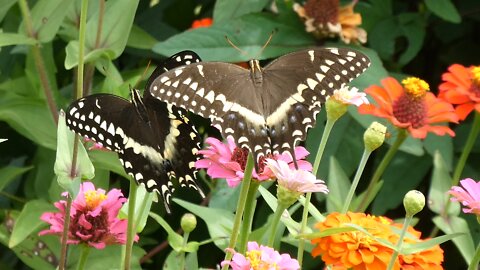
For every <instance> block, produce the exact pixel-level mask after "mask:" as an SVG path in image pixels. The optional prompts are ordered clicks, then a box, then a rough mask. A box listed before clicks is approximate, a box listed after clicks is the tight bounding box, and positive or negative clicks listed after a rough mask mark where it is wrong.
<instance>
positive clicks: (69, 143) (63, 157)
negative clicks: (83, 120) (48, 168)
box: [54, 111, 95, 198]
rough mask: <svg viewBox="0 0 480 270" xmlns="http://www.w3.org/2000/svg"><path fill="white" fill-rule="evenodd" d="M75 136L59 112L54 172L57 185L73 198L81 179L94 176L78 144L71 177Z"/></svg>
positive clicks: (90, 164) (83, 150)
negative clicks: (75, 161)
mask: <svg viewBox="0 0 480 270" xmlns="http://www.w3.org/2000/svg"><path fill="white" fill-rule="evenodd" d="M75 137H76V136H75V134H74V133H73V132H72V131H70V130H69V129H68V128H67V125H66V123H65V113H64V112H63V111H61V112H60V114H59V117H58V131H57V138H58V142H57V156H56V159H55V166H54V171H55V174H56V175H57V177H58V178H57V181H58V184H59V185H60V186H61V187H62V188H63V189H65V190H67V191H68V192H69V193H70V194H71V195H72V197H73V198H75V197H76V195H77V193H78V191H79V189H80V181H81V179H82V178H85V179H92V178H93V177H94V176H95V168H94V167H93V164H92V162H91V161H90V159H89V158H88V155H87V151H86V150H85V148H84V147H83V144H81V143H78V151H77V163H76V164H75V170H74V172H75V174H74V175H75V176H74V177H72V176H71V173H72V157H73V142H74V140H75Z"/></svg>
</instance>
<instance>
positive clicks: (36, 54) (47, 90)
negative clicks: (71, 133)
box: [18, 0, 58, 124]
mask: <svg viewBox="0 0 480 270" xmlns="http://www.w3.org/2000/svg"><path fill="white" fill-rule="evenodd" d="M18 4H19V5H20V11H21V12H22V16H23V19H24V21H25V29H26V32H27V35H28V36H29V37H31V38H33V39H36V40H37V43H36V44H35V45H33V46H32V53H33V58H34V61H35V67H36V69H37V72H38V76H39V78H40V83H41V84H42V88H43V92H44V94H45V99H46V100H47V105H48V108H49V109H50V113H51V114H52V117H53V121H55V123H56V124H57V123H58V111H57V104H56V103H55V99H54V98H53V94H52V92H53V91H52V87H51V85H50V82H49V81H48V75H47V72H46V70H47V67H46V66H45V61H44V60H43V57H42V52H41V50H40V46H41V45H40V41H39V40H38V39H37V38H38V37H37V33H35V30H34V29H33V22H32V18H31V16H30V10H29V8H28V3H27V1H26V0H20V1H19V2H18Z"/></svg>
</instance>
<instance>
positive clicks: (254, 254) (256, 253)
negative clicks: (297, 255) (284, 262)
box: [245, 250, 279, 270]
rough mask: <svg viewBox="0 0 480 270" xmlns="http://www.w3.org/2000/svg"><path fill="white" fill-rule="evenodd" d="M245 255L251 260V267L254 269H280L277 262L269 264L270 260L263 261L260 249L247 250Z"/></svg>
mask: <svg viewBox="0 0 480 270" xmlns="http://www.w3.org/2000/svg"><path fill="white" fill-rule="evenodd" d="M245 255H246V257H247V259H248V260H249V261H250V266H251V268H252V269H254V270H268V269H272V268H273V269H279V268H278V266H277V264H276V263H274V264H269V263H268V262H264V261H262V251H260V250H251V251H247V252H246V254H245Z"/></svg>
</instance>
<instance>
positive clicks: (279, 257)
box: [221, 242, 300, 270]
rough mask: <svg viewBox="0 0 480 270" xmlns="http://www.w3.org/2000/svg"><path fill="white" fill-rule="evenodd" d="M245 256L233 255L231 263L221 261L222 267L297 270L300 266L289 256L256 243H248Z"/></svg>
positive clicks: (251, 269) (241, 269)
mask: <svg viewBox="0 0 480 270" xmlns="http://www.w3.org/2000/svg"><path fill="white" fill-rule="evenodd" d="M247 249H248V250H247V252H246V253H245V256H244V255H242V254H240V253H235V254H234V255H233V258H232V260H231V261H223V262H222V263H221V264H222V267H223V266H224V265H230V267H232V269H233V270H262V269H279V270H297V269H300V265H299V263H298V261H297V260H296V259H292V258H291V257H290V255H289V254H287V253H284V254H280V253H278V251H276V250H274V249H273V248H271V247H267V246H263V245H260V246H259V245H258V243H257V242H248V248H247Z"/></svg>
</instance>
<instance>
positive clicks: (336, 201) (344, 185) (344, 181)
mask: <svg viewBox="0 0 480 270" xmlns="http://www.w3.org/2000/svg"><path fill="white" fill-rule="evenodd" d="M350 186H351V182H350V179H349V178H348V176H347V175H346V174H345V172H344V171H343V169H342V167H341V165H340V164H339V163H338V161H337V159H336V158H335V157H331V158H330V169H329V170H328V177H327V187H328V190H329V191H330V192H329V193H328V196H327V212H340V211H341V210H342V208H343V205H344V204H345V199H346V198H347V193H348V190H349V189H350Z"/></svg>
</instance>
